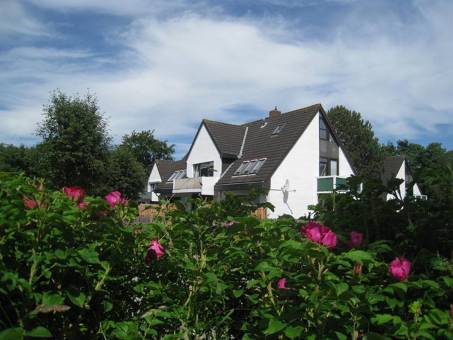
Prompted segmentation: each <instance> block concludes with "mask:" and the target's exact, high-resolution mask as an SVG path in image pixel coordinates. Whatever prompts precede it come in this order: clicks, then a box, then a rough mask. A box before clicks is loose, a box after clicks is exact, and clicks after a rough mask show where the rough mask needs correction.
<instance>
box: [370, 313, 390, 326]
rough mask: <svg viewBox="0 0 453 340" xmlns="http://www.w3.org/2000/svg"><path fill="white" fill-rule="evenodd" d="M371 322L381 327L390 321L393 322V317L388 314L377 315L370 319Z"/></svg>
mask: <svg viewBox="0 0 453 340" xmlns="http://www.w3.org/2000/svg"><path fill="white" fill-rule="evenodd" d="M371 321H372V322H373V323H375V324H376V325H383V324H385V323H388V322H390V321H393V315H390V314H377V315H376V316H375V317H373V318H371Z"/></svg>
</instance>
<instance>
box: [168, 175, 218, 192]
mask: <svg viewBox="0 0 453 340" xmlns="http://www.w3.org/2000/svg"><path fill="white" fill-rule="evenodd" d="M218 180H219V178H218V177H206V176H202V177H195V178H181V179H176V180H174V181H173V194H201V195H204V196H214V186H215V184H216V183H217V181H218Z"/></svg>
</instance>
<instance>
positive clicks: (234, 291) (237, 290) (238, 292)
mask: <svg viewBox="0 0 453 340" xmlns="http://www.w3.org/2000/svg"><path fill="white" fill-rule="evenodd" d="M242 294H244V291H243V290H242V289H235V290H233V295H234V297H235V298H238V297H240V296H241V295H242Z"/></svg>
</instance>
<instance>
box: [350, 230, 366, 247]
mask: <svg viewBox="0 0 453 340" xmlns="http://www.w3.org/2000/svg"><path fill="white" fill-rule="evenodd" d="M350 237H351V238H350V239H349V242H348V246H349V247H350V248H357V247H360V245H361V244H362V242H363V233H359V232H357V231H351V234H350Z"/></svg>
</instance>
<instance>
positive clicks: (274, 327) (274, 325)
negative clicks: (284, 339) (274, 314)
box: [264, 319, 286, 335]
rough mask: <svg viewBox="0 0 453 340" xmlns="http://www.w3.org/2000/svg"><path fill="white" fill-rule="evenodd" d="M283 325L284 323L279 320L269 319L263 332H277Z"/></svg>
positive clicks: (268, 333)
mask: <svg viewBox="0 0 453 340" xmlns="http://www.w3.org/2000/svg"><path fill="white" fill-rule="evenodd" d="M285 327H286V324H285V323H283V322H281V321H280V320H277V319H271V320H269V325H268V326H267V329H266V330H265V331H264V334H266V335H271V334H275V333H277V332H280V331H281V330H282V329H284V328H285Z"/></svg>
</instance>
